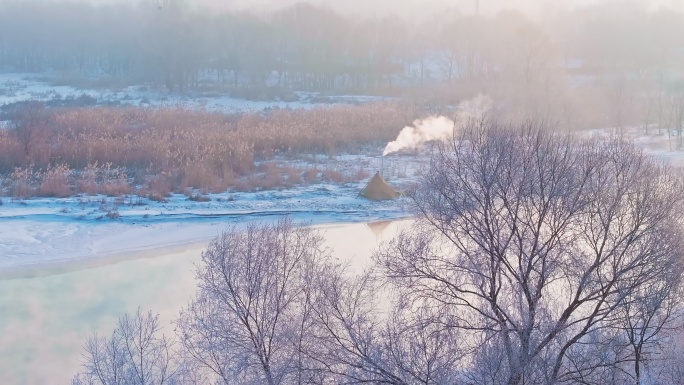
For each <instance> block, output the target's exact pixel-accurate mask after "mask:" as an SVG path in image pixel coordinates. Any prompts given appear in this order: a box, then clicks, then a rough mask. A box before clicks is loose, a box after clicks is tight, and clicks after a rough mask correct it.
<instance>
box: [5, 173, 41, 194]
mask: <svg viewBox="0 0 684 385" xmlns="http://www.w3.org/2000/svg"><path fill="white" fill-rule="evenodd" d="M35 178H36V175H35V173H34V171H33V166H29V167H26V168H20V167H17V168H15V169H14V172H13V173H12V175H10V189H11V192H12V197H14V198H21V199H25V198H30V197H32V196H34V194H35V190H36V189H35V187H34V186H35Z"/></svg>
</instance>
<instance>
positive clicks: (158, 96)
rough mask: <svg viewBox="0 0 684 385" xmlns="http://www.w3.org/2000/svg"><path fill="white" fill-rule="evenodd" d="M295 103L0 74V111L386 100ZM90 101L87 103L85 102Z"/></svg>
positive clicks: (221, 108)
mask: <svg viewBox="0 0 684 385" xmlns="http://www.w3.org/2000/svg"><path fill="white" fill-rule="evenodd" d="M294 94H295V95H296V96H297V98H298V99H299V100H296V101H281V100H273V101H257V100H246V99H240V98H235V97H231V96H230V95H229V94H227V93H225V92H204V93H197V92H187V93H184V94H178V93H169V92H166V91H164V90H159V89H153V88H150V87H147V86H128V87H125V88H122V89H116V90H112V89H107V90H101V89H98V90H95V89H76V88H74V87H70V86H55V85H51V84H48V83H46V82H44V81H40V80H38V77H37V75H35V74H23V73H0V107H2V106H3V105H5V104H12V103H16V102H22V101H28V100H37V101H51V100H52V101H59V100H61V101H65V100H67V101H69V100H72V101H74V103H76V104H77V102H78V101H77V99H79V98H84V99H82V100H83V101H84V102H94V103H95V104H100V105H121V106H127V105H128V106H139V107H183V108H188V109H203V110H207V111H217V112H223V113H247V112H261V111H265V110H269V109H277V108H290V109H302V108H312V107H316V106H325V105H332V104H358V103H366V102H372V101H380V100H385V98H382V97H376V96H365V95H337V96H321V95H320V94H318V93H315V92H294ZM85 98H87V99H90V100H86V99H85Z"/></svg>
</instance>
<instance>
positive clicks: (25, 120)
mask: <svg viewBox="0 0 684 385" xmlns="http://www.w3.org/2000/svg"><path fill="white" fill-rule="evenodd" d="M12 120H13V121H14V129H13V130H12V132H13V133H14V136H15V137H16V138H17V140H18V141H19V143H20V144H21V148H22V150H23V152H24V156H25V157H26V161H27V162H29V163H30V162H35V160H36V159H35V157H36V150H37V149H38V148H39V147H40V146H41V145H44V144H45V142H46V141H47V138H48V134H49V126H48V123H49V119H48V114H47V110H46V109H45V105H44V104H43V103H41V102H29V103H27V104H25V105H22V106H20V107H18V108H17V111H16V112H15V114H14V117H13V119H12ZM43 155H44V154H43ZM48 157H49V155H48ZM48 159H49V158H48Z"/></svg>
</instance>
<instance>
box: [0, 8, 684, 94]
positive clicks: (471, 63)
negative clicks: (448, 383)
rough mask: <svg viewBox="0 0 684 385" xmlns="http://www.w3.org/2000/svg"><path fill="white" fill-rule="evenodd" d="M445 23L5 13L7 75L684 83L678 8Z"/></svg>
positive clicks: (2, 32) (341, 83)
mask: <svg viewBox="0 0 684 385" xmlns="http://www.w3.org/2000/svg"><path fill="white" fill-rule="evenodd" d="M435 12H436V13H435V17H434V18H433V19H430V20H427V21H426V22H420V23H419V22H416V21H407V20H403V19H401V18H399V17H392V16H376V17H367V18H358V17H351V16H347V15H343V14H339V13H336V12H335V11H333V10H331V9H329V8H325V7H321V6H315V5H311V4H307V3H301V4H296V5H293V6H290V7H286V8H282V9H278V10H274V11H272V12H271V13H269V14H257V13H249V12H244V11H243V12H209V11H206V10H201V9H198V8H193V7H191V6H190V5H189V3H186V2H185V1H183V0H164V1H143V2H140V3H139V4H137V5H132V4H116V5H101V6H94V5H90V4H86V3H66V2H39V1H5V2H3V3H2V4H0V68H3V69H7V70H12V71H26V72H43V71H57V72H61V73H62V74H71V75H72V76H74V77H81V78H83V77H89V76H109V77H113V78H116V79H121V80H126V81H130V82H134V83H136V84H138V83H154V84H158V85H164V86H166V87H167V88H168V89H170V90H179V91H183V90H186V89H188V88H190V87H200V86H202V85H226V86H229V85H231V86H263V85H279V86H284V87H292V88H296V89H300V90H332V89H365V90H367V89H377V88H390V87H392V88H396V87H397V86H400V85H413V86H415V85H421V84H428V83H429V84H435V83H439V84H444V85H448V84H451V85H454V84H456V83H458V84H461V85H463V83H464V82H476V83H477V84H479V85H481V84H484V83H491V84H498V83H500V82H502V81H511V82H514V83H515V84H517V85H518V86H523V87H531V86H533V85H537V84H538V85H540V86H546V87H548V86H549V83H550V82H551V79H558V78H559V75H562V74H568V73H569V74H571V75H572V76H573V77H574V79H575V80H578V81H579V80H581V79H582V78H581V77H582V76H588V77H596V76H599V75H601V76H602V75H610V76H615V75H619V74H628V75H630V76H632V75H636V76H639V77H640V78H641V79H649V80H653V81H659V82H661V83H667V81H668V79H671V78H673V77H676V75H677V74H679V75H681V68H680V66H678V64H677V63H681V60H682V56H683V53H682V52H684V51H683V47H684V38H683V36H684V17H683V16H682V15H681V14H679V13H676V12H674V11H668V10H667V9H663V10H660V11H654V12H647V11H646V10H643V9H639V8H636V6H621V7H620V8H619V9H618V8H616V7H612V8H611V6H601V5H597V6H592V7H587V8H580V9H578V10H575V11H554V12H551V11H549V12H547V13H546V14H545V15H544V17H542V18H541V19H540V20H539V21H533V20H531V19H529V18H528V17H526V16H524V15H523V14H520V13H516V12H512V11H507V12H501V13H499V14H497V15H493V16H478V15H473V14H464V13H461V12H458V11H457V10H451V11H444V12H440V10H435ZM437 12H439V13H437ZM678 71H679V73H677V72H678ZM560 78H563V77H562V76H561V77H560Z"/></svg>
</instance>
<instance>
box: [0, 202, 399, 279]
mask: <svg viewBox="0 0 684 385" xmlns="http://www.w3.org/2000/svg"><path fill="white" fill-rule="evenodd" d="M279 217H280V216H278V218H279ZM270 218H271V219H264V218H261V219H258V220H257V221H259V220H261V221H264V220H266V221H269V220H274V219H275V218H274V217H270ZM410 218H411V216H410V215H408V214H406V215H401V216H392V217H377V218H371V219H364V218H362V219H358V220H353V219H348V220H340V221H338V220H334V219H331V218H330V219H331V220H323V221H321V222H311V221H308V222H307V221H299V220H297V218H294V219H295V222H296V223H297V224H298V225H304V226H310V227H313V228H315V229H319V230H325V229H329V228H336V227H342V226H346V225H351V224H362V223H363V224H367V223H373V222H378V221H390V222H394V221H403V220H407V219H410ZM245 219H246V220H245V221H239V222H228V221H227V222H218V223H217V222H211V223H182V222H178V223H175V224H176V225H177V226H180V225H187V226H183V227H197V228H198V229H199V227H201V230H203V229H205V228H206V227H207V226H208V227H213V228H215V229H218V228H220V229H221V231H223V230H225V229H226V228H228V227H231V226H238V227H239V226H241V225H246V224H248V223H253V222H254V221H255V220H254V219H253V218H252V217H246V218H245ZM171 224H173V223H170V225H171ZM187 230H190V231H189V232H192V230H191V229H187ZM163 231H164V229H163V228H160V229H158V231H157V232H163ZM218 234H220V232H216V233H215V234H214V233H212V235H210V236H204V237H189V238H187V239H180V240H178V241H176V242H173V241H171V242H162V243H147V244H143V245H139V246H137V247H131V248H123V249H117V250H108V251H104V252H100V253H94V254H92V255H90V256H85V255H81V256H75V257H66V258H63V259H53V260H38V261H36V262H33V263H23V264H16V265H10V266H0V281H5V280H14V279H32V278H40V277H46V276H51V275H59V274H66V273H70V272H74V271H80V270H88V269H94V268H99V267H103V266H106V265H113V264H117V263H121V262H125V261H131V260H137V259H146V258H159V257H163V256H166V255H173V254H179V253H184V252H189V251H198V252H202V251H204V249H205V248H206V246H207V245H208V244H209V242H211V240H212V239H214V238H215V237H216V236H217V235H218Z"/></svg>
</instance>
